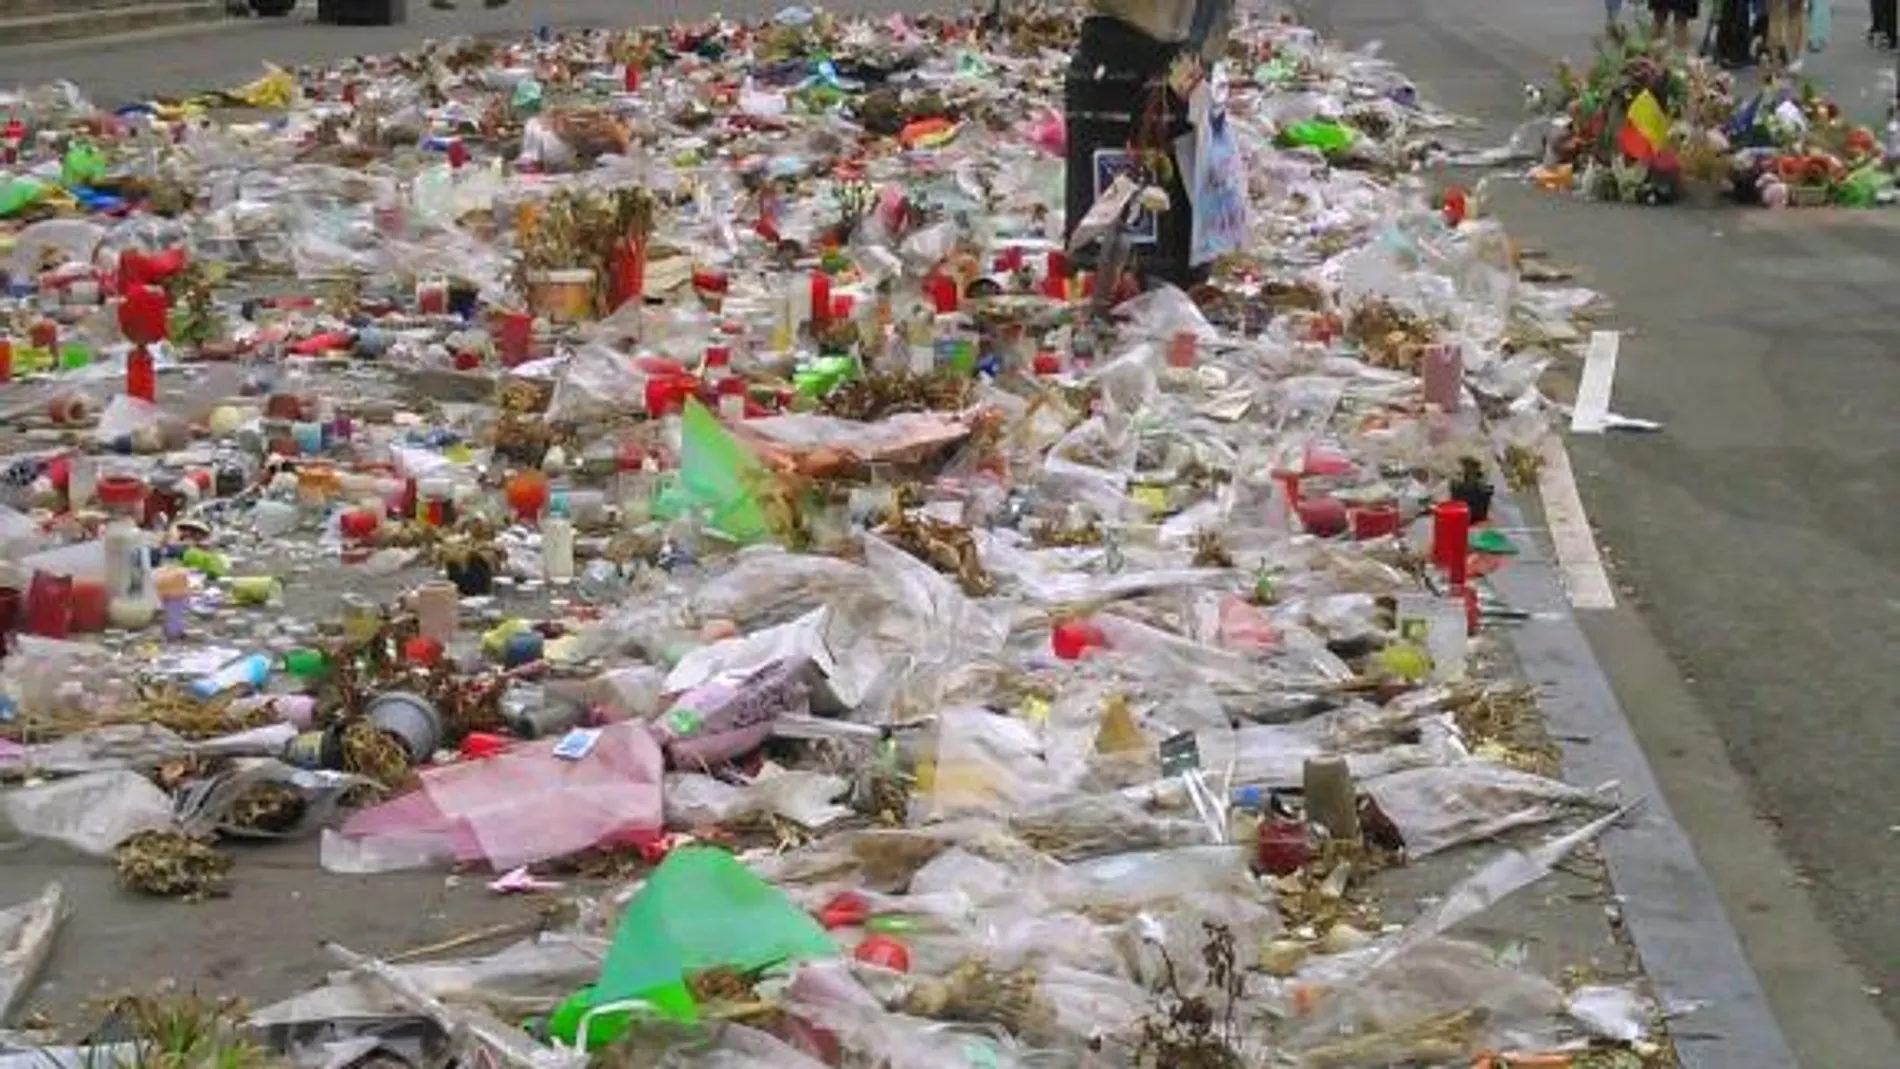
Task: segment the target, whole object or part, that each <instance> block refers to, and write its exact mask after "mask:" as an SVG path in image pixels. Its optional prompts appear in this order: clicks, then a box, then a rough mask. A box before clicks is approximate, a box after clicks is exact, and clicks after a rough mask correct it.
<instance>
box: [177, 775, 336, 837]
mask: <svg viewBox="0 0 1900 1069" xmlns="http://www.w3.org/2000/svg"><path fill="white" fill-rule="evenodd" d="M370 782H371V781H370V780H367V779H365V778H363V777H362V776H353V775H348V774H346V773H342V772H331V771H325V770H311V769H300V768H292V767H290V766H289V765H286V764H284V763H283V762H281V761H275V760H271V759H268V758H264V759H252V760H242V761H238V762H236V763H235V764H233V766H232V767H231V768H230V769H229V770H227V771H225V772H224V773H222V774H220V775H218V776H214V777H212V778H210V779H205V780H200V781H198V782H197V783H194V784H192V785H190V786H189V787H187V788H185V789H184V790H183V791H182V792H180V794H179V798H178V803H177V813H178V822H179V824H180V826H181V827H183V828H184V829H185V830H186V831H189V832H193V833H208V832H213V831H215V832H218V833H220V834H223V835H228V836H231V837H233V838H242V839H284V838H291V837H294V836H299V835H307V834H309V833H310V832H313V831H315V830H317V829H318V828H320V827H322V826H324V825H325V824H328V823H329V822H330V819H331V818H332V817H333V816H335V814H336V811H337V809H338V807H339V806H340V805H341V803H342V799H343V795H344V794H345V793H346V792H348V791H349V790H350V789H352V788H354V787H359V786H364V785H367V784H368V783H370ZM260 787H287V788H289V789H291V790H293V791H295V792H297V794H298V796H299V797H301V799H302V805H301V806H299V807H297V808H295V809H294V810H292V811H290V812H288V813H286V814H283V816H284V819H283V821H282V822H281V823H278V824H277V825H275V826H264V825H262V824H260V823H258V822H255V821H253V822H247V823H237V822H234V821H233V820H232V810H233V808H234V807H235V806H236V804H237V803H238V802H240V801H241V800H243V799H244V797H245V796H246V795H247V794H249V793H250V792H252V791H253V790H256V789H257V788H260Z"/></svg>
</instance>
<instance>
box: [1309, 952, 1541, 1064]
mask: <svg viewBox="0 0 1900 1069" xmlns="http://www.w3.org/2000/svg"><path fill="white" fill-rule="evenodd" d="M1321 983H1322V984H1323V983H1324V981H1323V980H1322V981H1321ZM1562 1006H1563V995H1562V993H1561V992H1560V991H1559V990H1558V989H1557V987H1556V985H1554V984H1552V983H1550V982H1549V981H1547V980H1545V979H1543V978H1542V977H1539V976H1533V975H1531V974H1528V973H1524V972H1519V971H1518V970H1516V969H1512V968H1510V967H1508V966H1505V965H1502V964H1499V963H1498V961H1497V959H1496V957H1495V956H1494V955H1493V954H1492V953H1491V952H1490V951H1489V950H1487V949H1486V948H1484V947H1481V946H1478V945H1476V944H1473V943H1464V942H1456V941H1453V940H1447V939H1434V940H1431V941H1428V942H1425V943H1421V944H1419V945H1417V946H1414V947H1410V948H1408V949H1407V950H1406V951H1405V952H1403V953H1401V954H1398V955H1396V956H1393V957H1390V958H1388V959H1386V960H1384V961H1382V962H1381V963H1380V964H1379V965H1378V966H1377V967H1376V968H1374V969H1372V970H1371V971H1370V972H1366V973H1362V974H1359V975H1356V976H1354V977H1353V978H1352V980H1351V981H1350V983H1345V984H1340V985H1337V986H1333V987H1331V988H1330V990H1328V991H1327V992H1326V993H1325V994H1322V995H1321V1002H1320V1004H1319V1006H1318V1008H1317V1009H1316V1010H1315V1011H1314V1013H1313V1015H1312V1017H1311V1018H1310V1019H1308V1020H1307V1021H1305V1022H1303V1024H1302V1026H1301V1027H1300V1029H1299V1031H1298V1033H1297V1034H1296V1035H1295V1036H1294V1037H1293V1039H1292V1041H1291V1047H1292V1049H1294V1050H1296V1051H1300V1052H1303V1053H1304V1054H1305V1055H1306V1056H1307V1057H1308V1058H1309V1059H1314V1060H1318V1059H1320V1058H1322V1057H1325V1059H1326V1060H1325V1061H1324V1062H1323V1064H1326V1065H1336V1066H1340V1067H1341V1069H1349V1067H1353V1066H1365V1067H1368V1069H1369V1067H1373V1066H1385V1065H1392V1064H1397V1063H1403V1062H1414V1061H1415V1062H1421V1063H1432V1064H1436V1063H1439V1062H1443V1061H1448V1060H1454V1059H1455V1060H1460V1061H1462V1060H1463V1059H1464V1058H1466V1057H1468V1056H1469V1055H1471V1054H1472V1053H1474V1052H1475V1049H1474V1048H1476V1047H1477V1046H1478V1045H1480V1044H1483V1043H1484V1041H1485V1040H1486V1039H1502V1040H1505V1042H1501V1043H1497V1044H1496V1045H1497V1046H1510V1045H1511V1044H1510V1043H1509V1042H1508V1040H1509V1038H1510V1037H1511V1036H1512V1030H1513V1029H1514V1028H1521V1027H1524V1026H1527V1025H1535V1024H1539V1023H1543V1022H1546V1021H1547V1020H1548V1019H1549V1018H1551V1017H1552V1016H1553V1015H1555V1014H1556V1013H1557V1012H1559V1010H1560V1009H1561V1008H1562ZM1466 1010H1478V1011H1481V1013H1482V1014H1483V1016H1482V1020H1483V1022H1484V1026H1483V1029H1482V1031H1481V1032H1480V1033H1479V1034H1478V1035H1473V1036H1469V1037H1465V1038H1463V1039H1462V1040H1461V1039H1456V1038H1451V1037H1445V1038H1438V1037H1419V1036H1417V1035H1415V1034H1413V1033H1415V1032H1416V1028H1415V1027H1414V1026H1416V1025H1417V1024H1418V1023H1419V1022H1420V1021H1423V1020H1428V1019H1430V1018H1432V1017H1435V1016H1439V1015H1442V1014H1448V1013H1459V1012H1463V1011H1466ZM1381 1036H1386V1037H1388V1038H1387V1041H1386V1042H1384V1043H1373V1042H1368V1041H1369V1040H1372V1039H1374V1038H1375V1037H1381ZM1348 1037H1351V1038H1352V1039H1353V1041H1354V1042H1353V1047H1354V1048H1357V1050H1358V1053H1357V1054H1356V1055H1352V1056H1348V1055H1343V1054H1341V1055H1338V1056H1333V1055H1331V1054H1328V1053H1327V1049H1328V1048H1329V1047H1333V1045H1334V1044H1337V1043H1339V1042H1340V1041H1341V1040H1343V1039H1346V1038H1348ZM1466 1044H1469V1046H1466ZM1486 1045H1489V1044H1486ZM1334 1049H1335V1050H1337V1049H1340V1048H1334Z"/></svg>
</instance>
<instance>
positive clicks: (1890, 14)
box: [1868, 0, 1900, 40]
mask: <svg viewBox="0 0 1900 1069" xmlns="http://www.w3.org/2000/svg"><path fill="white" fill-rule="evenodd" d="M1868 10H1869V13H1870V14H1871V15H1872V16H1873V24H1872V29H1871V32H1872V33H1873V34H1874V36H1876V37H1885V38H1887V39H1888V40H1892V39H1893V37H1894V31H1895V29H1896V28H1897V27H1896V25H1895V24H1896V23H1897V22H1900V18H1896V12H1900V0H1868Z"/></svg>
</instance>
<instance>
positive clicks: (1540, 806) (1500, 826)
mask: <svg viewBox="0 0 1900 1069" xmlns="http://www.w3.org/2000/svg"><path fill="white" fill-rule="evenodd" d="M1363 789H1364V790H1365V792H1366V793H1367V794H1368V795H1370V796H1371V797H1372V800H1373V801H1374V802H1375V803H1377V804H1378V806H1379V809H1380V811H1381V812H1383V813H1384V814H1385V815H1386V816H1387V817H1389V818H1391V820H1392V822H1393V824H1395V825H1397V827H1398V829H1399V836H1400V838H1402V839H1404V840H1405V850H1406V852H1407V853H1408V854H1410V855H1411V856H1413V857H1426V856H1428V855H1431V854H1435V853H1438V852H1439V851H1441V850H1445V849H1448V848H1450V847H1453V846H1457V845H1459V844H1460V843H1467V842H1475V841H1478V840H1482V839H1489V838H1493V837H1495V836H1497V835H1499V834H1502V833H1503V832H1506V831H1509V830H1511V829H1512V828H1521V827H1525V826H1528V825H1531V824H1543V823H1546V822H1549V821H1552V820H1556V819H1558V818H1560V817H1562V816H1564V815H1566V814H1568V813H1572V812H1576V811H1577V810H1579V809H1583V808H1588V807H1596V808H1610V807H1612V806H1614V805H1615V804H1616V803H1615V800H1614V799H1612V798H1608V797H1606V796H1605V795H1604V794H1602V793H1598V792H1592V791H1585V790H1582V789H1580V788H1577V787H1572V786H1570V785H1569V784H1567V783H1563V782H1561V781H1558V780H1553V779H1546V778H1544V777H1542V776H1536V775H1532V774H1531V773H1528V772H1519V771H1517V770H1516V769H1512V768H1506V767H1504V766H1503V765H1494V764H1489V763H1487V762H1484V761H1465V762H1461V763H1459V764H1455V765H1446V766H1442V767H1436V768H1415V769H1408V770H1405V771H1400V772H1394V773H1392V774H1391V775H1387V776H1381V777H1378V778H1376V779H1368V780H1365V781H1363Z"/></svg>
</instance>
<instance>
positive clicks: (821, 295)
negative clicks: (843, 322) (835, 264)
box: [811, 271, 831, 327]
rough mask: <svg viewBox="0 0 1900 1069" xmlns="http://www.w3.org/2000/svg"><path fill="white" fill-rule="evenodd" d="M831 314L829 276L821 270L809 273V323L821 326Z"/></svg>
mask: <svg viewBox="0 0 1900 1069" xmlns="http://www.w3.org/2000/svg"><path fill="white" fill-rule="evenodd" d="M830 315H831V276H830V275H827V274H825V273H824V272H823V271H813V272H812V273H811V323H812V326H813V327H823V326H824V325H825V320H826V319H827V318H829V317H830Z"/></svg>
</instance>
